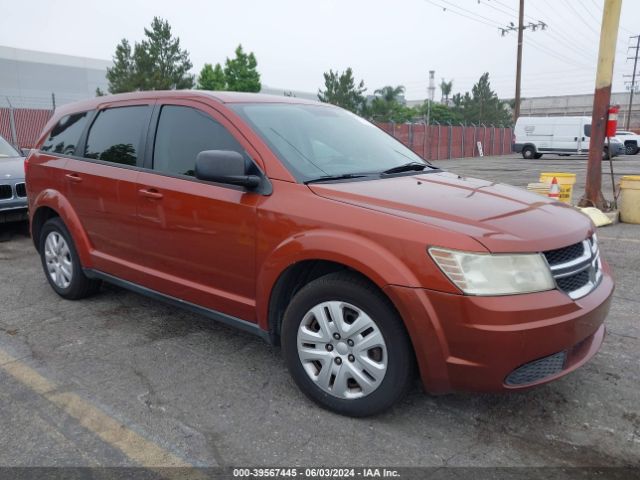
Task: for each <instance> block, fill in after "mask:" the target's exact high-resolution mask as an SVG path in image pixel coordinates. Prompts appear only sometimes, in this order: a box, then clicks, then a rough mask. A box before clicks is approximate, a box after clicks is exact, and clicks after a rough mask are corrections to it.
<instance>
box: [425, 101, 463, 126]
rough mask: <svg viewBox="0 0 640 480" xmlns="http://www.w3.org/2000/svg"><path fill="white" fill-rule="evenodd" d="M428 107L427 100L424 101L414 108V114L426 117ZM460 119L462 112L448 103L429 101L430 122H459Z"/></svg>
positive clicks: (461, 118)
mask: <svg viewBox="0 0 640 480" xmlns="http://www.w3.org/2000/svg"><path fill="white" fill-rule="evenodd" d="M428 109H429V105H428V102H427V101H425V102H424V103H423V104H422V105H420V106H418V107H417V108H416V114H417V115H419V116H421V117H426V116H427V110H428ZM462 120H463V116H462V114H461V113H460V112H458V111H456V110H454V109H453V108H451V107H449V106H448V105H445V104H443V103H434V102H431V111H430V112H429V122H430V123H434V122H438V123H448V122H450V123H460V122H461V121H462Z"/></svg>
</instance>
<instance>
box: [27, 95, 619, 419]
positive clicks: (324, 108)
mask: <svg viewBox="0 0 640 480" xmlns="http://www.w3.org/2000/svg"><path fill="white" fill-rule="evenodd" d="M25 168H26V174H27V190H28V198H29V208H30V211H31V231H32V234H33V239H34V243H35V246H36V249H37V250H38V252H39V253H40V256H41V258H42V266H43V268H44V273H45V275H46V278H47V280H48V281H49V283H50V284H51V287H52V288H53V289H54V290H55V291H56V292H57V293H58V294H60V295H61V296H63V297H65V298H69V299H79V298H82V297H85V296H87V295H90V294H92V293H94V292H96V291H97V290H98V288H99V286H100V282H101V281H106V282H110V283H114V284H117V285H120V286H123V287H125V288H129V289H131V290H134V291H136V292H139V293H141V294H144V295H149V296H152V297H154V298H157V299H159V300H164V301H168V302H170V303H172V304H175V305H178V306H180V307H183V308H187V309H189V310H192V311H194V312H198V313H200V314H203V315H205V316H208V317H210V318H212V319H215V320H218V321H220V322H223V323H225V324H228V325H233V326H236V327H238V328H241V329H243V330H245V331H248V332H252V333H255V334H257V335H259V336H261V337H263V338H264V339H265V340H267V341H268V342H270V343H272V344H281V345H282V352H283V355H284V358H285V361H286V364H287V366H288V368H289V370H290V372H291V375H292V376H293V378H294V380H295V381H296V383H297V384H298V386H299V387H300V388H301V390H302V391H303V392H304V393H305V394H307V395H308V396H309V397H310V398H311V399H313V400H314V401H316V402H317V403H319V404H320V405H322V406H324V407H326V408H329V409H331V410H333V411H336V412H339V413H342V414H347V415H353V416H364V415H370V414H374V413H377V412H380V411H382V410H384V409H386V408H388V407H390V406H391V405H392V404H393V403H394V402H396V401H397V400H398V399H399V398H400V397H401V396H402V395H403V394H404V393H405V392H406V391H407V389H408V388H409V387H410V386H411V384H412V381H413V379H414V376H415V372H416V368H417V370H418V371H419V374H420V377H421V379H422V383H423V385H424V386H425V388H426V390H427V391H429V392H432V393H443V392H449V391H454V390H475V391H513V390H521V389H526V388H528V387H531V386H534V385H538V384H541V383H544V382H548V381H550V380H554V379H556V378H559V377H561V376H563V375H565V374H566V373H568V372H570V371H572V370H574V369H576V368H578V367H579V366H580V365H582V364H584V363H585V362H586V361H588V360H589V359H590V358H591V357H592V356H593V355H594V354H595V353H596V351H597V350H598V348H599V347H600V345H601V343H602V341H603V338H604V332H605V329H604V325H603V321H604V319H605V317H606V315H607V312H608V309H609V303H610V298H611V294H612V292H613V288H614V285H613V280H612V277H611V273H610V270H609V267H608V266H607V264H606V263H605V262H604V261H603V260H602V259H601V257H600V253H599V250H598V242H597V239H596V235H595V233H594V228H593V225H592V224H591V222H590V221H589V219H588V218H587V217H585V216H583V215H582V214H580V213H578V212H576V211H575V210H574V209H573V208H571V207H568V206H566V205H563V204H561V203H558V202H553V201H551V200H548V199H545V198H543V197H540V196H538V195H535V194H532V193H528V192H526V191H524V190H522V189H519V188H514V187H510V186H507V185H502V184H496V183H494V182H488V181H484V180H477V179H473V178H465V177H461V176H459V175H455V174H452V173H447V172H445V171H443V170H441V169H439V168H436V167H435V166H433V165H431V164H429V163H427V162H425V161H424V160H422V159H421V158H420V157H418V156H417V155H416V154H415V153H414V152H412V151H411V150H409V149H408V148H406V147H404V146H403V145H402V144H401V143H399V142H397V141H396V140H395V139H393V138H392V137H391V136H389V135H387V134H386V133H384V132H383V131H381V130H379V129H378V128H376V127H375V126H374V125H372V124H370V123H369V122H367V121H365V120H363V119H362V118H360V117H358V116H356V115H353V114H351V113H349V112H347V111H345V110H342V109H340V108H337V107H334V106H330V105H326V104H320V103H317V102H312V101H305V100H300V99H297V98H286V97H273V96H265V95H257V94H246V93H231V92H220V93H215V92H202V91H172V92H138V93H133V94H124V95H115V96H111V97H99V98H96V99H93V100H89V101H86V102H83V103H76V104H73V105H68V106H64V107H62V108H59V109H58V110H56V113H55V115H54V116H53V118H52V119H51V120H50V121H49V123H48V125H47V126H46V127H45V130H44V132H43V134H42V137H41V138H40V140H39V142H38V148H37V149H35V150H34V151H32V153H31V154H30V155H29V157H28V158H27V160H26V162H25Z"/></svg>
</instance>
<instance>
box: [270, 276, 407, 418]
mask: <svg viewBox="0 0 640 480" xmlns="http://www.w3.org/2000/svg"><path fill="white" fill-rule="evenodd" d="M281 337H282V350H283V354H284V358H285V361H286V363H287V367H288V369H289V371H290V373H291V375H292V377H293V379H294V380H295V382H296V384H297V385H298V387H299V388H300V389H301V390H302V391H303V392H304V393H305V394H306V395H307V396H308V397H309V398H310V399H311V400H313V401H315V402H316V403H318V404H319V405H321V406H322V407H324V408H327V409H329V410H332V411H334V412H336V413H340V414H342V415H350V416H355V417H363V416H367V415H373V414H376V413H379V412H382V411H383V410H386V409H387V408H389V407H390V406H391V405H393V404H394V403H395V402H397V401H398V400H399V399H400V398H402V396H404V394H405V393H406V392H407V390H408V389H409V387H410V386H411V384H412V381H413V379H414V371H415V369H414V358H413V350H412V347H411V342H410V341H409V337H408V335H407V333H406V331H405V329H404V325H403V324H402V321H401V319H400V318H399V317H398V314H397V313H396V311H395V309H394V308H393V307H392V306H391V304H390V303H389V301H388V300H387V298H386V297H385V296H384V295H383V294H382V293H381V292H380V291H378V290H377V289H376V288H375V287H374V286H373V285H371V284H370V283H369V282H367V281H366V280H365V279H363V278H361V277H359V276H358V275H355V274H350V273H345V272H340V273H334V274H330V275H326V276H324V277H321V278H319V279H317V280H314V281H313V282H311V283H309V284H308V285H306V286H305V287H304V288H302V289H301V290H300V291H299V292H298V293H297V294H296V295H295V297H294V298H293V300H292V301H291V303H290V304H289V306H288V307H287V310H286V312H285V314H284V320H283V323H282V334H281Z"/></svg>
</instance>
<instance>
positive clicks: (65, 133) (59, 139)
mask: <svg viewBox="0 0 640 480" xmlns="http://www.w3.org/2000/svg"><path fill="white" fill-rule="evenodd" d="M88 118H89V112H82V113H74V114H73V115H67V116H66V117H62V118H61V119H60V121H59V122H58V123H56V125H55V126H54V127H53V128H52V129H51V133H49V138H48V139H47V140H46V141H45V142H44V144H43V145H42V148H41V150H42V151H43V152H51V153H62V154H64V155H75V153H76V145H77V144H78V140H80V135H82V132H83V131H84V127H85V126H86V125H87V120H88Z"/></svg>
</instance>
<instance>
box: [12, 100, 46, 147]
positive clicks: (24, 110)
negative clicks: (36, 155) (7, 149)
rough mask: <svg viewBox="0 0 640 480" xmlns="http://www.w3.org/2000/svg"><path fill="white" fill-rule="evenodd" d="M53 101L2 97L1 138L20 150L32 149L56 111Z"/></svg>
mask: <svg viewBox="0 0 640 480" xmlns="http://www.w3.org/2000/svg"><path fill="white" fill-rule="evenodd" d="M55 102H56V100H55V96H54V95H53V94H52V95H51V99H50V100H47V99H43V98H41V97H40V98H29V97H7V96H5V97H0V136H2V137H4V138H5V139H6V140H7V141H8V142H9V143H11V144H13V145H14V146H16V147H18V148H32V147H34V146H35V144H36V142H37V141H38V137H39V136H40V133H41V132H42V129H43V128H44V126H45V125H46V123H47V122H48V121H49V118H51V115H53V111H54V110H55V107H56V105H55Z"/></svg>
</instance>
